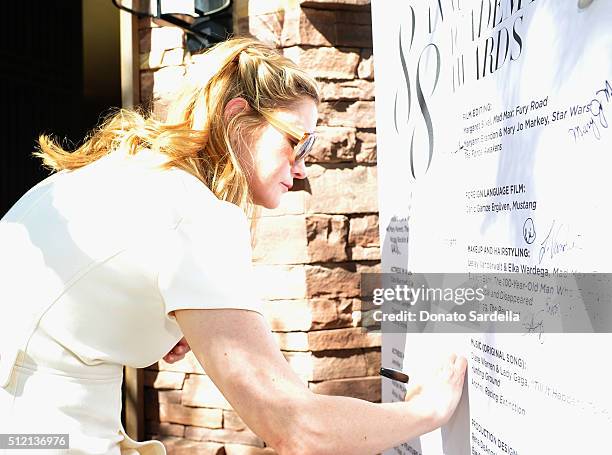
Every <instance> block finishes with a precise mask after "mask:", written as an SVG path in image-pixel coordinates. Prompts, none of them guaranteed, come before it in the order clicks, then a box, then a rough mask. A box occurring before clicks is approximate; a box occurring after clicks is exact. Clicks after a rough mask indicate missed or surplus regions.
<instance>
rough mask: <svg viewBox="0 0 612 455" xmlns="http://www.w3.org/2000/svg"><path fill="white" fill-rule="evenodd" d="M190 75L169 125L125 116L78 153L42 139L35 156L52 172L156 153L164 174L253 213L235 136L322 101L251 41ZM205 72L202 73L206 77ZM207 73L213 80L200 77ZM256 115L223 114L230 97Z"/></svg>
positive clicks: (312, 85) (303, 76)
mask: <svg viewBox="0 0 612 455" xmlns="http://www.w3.org/2000/svg"><path fill="white" fill-rule="evenodd" d="M196 58H197V59H198V60H197V63H195V64H194V67H193V69H195V70H196V71H192V73H193V74H194V75H195V76H196V77H192V78H191V79H190V80H186V81H185V84H184V85H183V87H182V88H181V90H180V91H179V92H178V93H177V94H176V96H175V98H174V100H173V101H172V102H171V103H170V105H169V110H168V116H167V118H166V120H165V121H160V120H157V119H155V118H154V117H153V116H152V114H150V113H149V114H141V113H139V112H136V111H132V110H126V109H121V110H120V111H118V112H117V113H115V114H114V115H112V116H110V117H108V118H107V119H106V120H105V121H104V122H103V123H102V124H101V125H100V126H98V127H97V128H96V129H94V130H93V131H92V132H91V133H90V134H89V135H88V136H87V137H86V138H85V141H84V143H83V144H82V145H81V146H80V147H78V148H77V149H76V150H74V151H73V152H68V151H67V150H65V149H63V148H62V147H61V146H60V145H59V144H58V143H57V142H56V141H54V140H53V139H52V138H51V137H50V136H47V135H41V136H40V137H39V141H38V151H36V152H34V155H35V156H38V157H40V158H42V160H43V163H44V165H45V166H46V167H48V168H50V169H51V170H53V171H60V170H63V169H77V168H80V167H82V166H85V165H87V164H89V163H91V162H93V161H95V160H97V159H98V158H100V157H102V156H104V155H106V154H108V153H111V152H113V151H116V150H122V151H124V152H126V153H128V154H131V155H134V154H136V153H138V151H139V150H142V149H143V148H151V149H152V150H156V151H159V152H162V153H164V154H166V155H167V156H168V157H169V160H168V162H167V163H166V164H165V165H164V167H165V168H170V167H177V168H181V169H183V170H185V171H187V172H189V173H191V174H193V175H194V176H196V177H197V178H199V179H200V180H201V181H202V182H203V183H204V184H205V185H206V186H208V188H210V190H211V191H212V192H213V193H214V194H215V195H216V196H217V197H218V198H219V199H222V200H225V201H228V202H232V203H234V204H236V205H238V206H240V207H242V208H243V209H244V210H245V211H246V212H247V213H251V211H252V210H253V201H252V199H251V196H250V192H249V189H248V184H247V178H246V174H245V171H244V170H243V169H242V167H241V166H240V163H239V161H238V159H237V155H236V152H235V150H234V148H233V147H232V143H231V142H230V137H234V138H238V139H239V140H242V141H244V139H240V138H242V135H241V134H242V131H243V130H244V131H248V130H249V129H252V128H254V127H257V126H258V125H261V124H263V123H264V120H263V118H262V116H261V115H260V114H259V112H261V111H264V110H274V109H283V108H290V106H291V104H292V103H294V102H296V101H298V100H299V99H300V98H302V97H304V96H307V97H310V98H312V99H313V100H314V101H315V102H318V101H319V93H318V89H317V83H316V81H315V80H314V78H312V77H311V76H309V75H308V74H307V73H305V72H304V71H303V70H301V69H300V68H298V66H297V65H296V64H295V63H293V62H292V61H291V60H289V59H288V58H286V57H284V56H282V55H281V54H279V53H278V52H277V51H276V50H275V49H274V48H272V47H270V46H268V45H266V44H264V43H262V42H260V41H257V40H254V39H251V38H235V39H231V40H228V41H224V42H222V43H219V44H217V45H216V46H214V47H213V48H212V49H210V50H209V51H208V52H206V53H205V54H203V55H201V56H197V57H196ZM202 70H203V71H202ZM203 72H208V74H203ZM238 97H240V98H244V99H245V100H246V101H247V102H248V104H249V106H250V107H251V109H248V110H244V111H242V112H241V113H239V114H237V115H235V116H234V117H233V118H232V119H230V120H229V121H226V118H225V117H224V109H225V106H226V104H227V103H228V101H230V100H231V99H233V98H238Z"/></svg>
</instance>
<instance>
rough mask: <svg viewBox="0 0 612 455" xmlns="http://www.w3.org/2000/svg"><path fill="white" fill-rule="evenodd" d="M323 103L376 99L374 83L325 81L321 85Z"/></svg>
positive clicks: (362, 80)
mask: <svg viewBox="0 0 612 455" xmlns="http://www.w3.org/2000/svg"><path fill="white" fill-rule="evenodd" d="M319 86H320V88H321V100H322V101H338V100H349V101H354V100H363V101H371V100H373V99H374V82H372V81H366V80H364V79H352V80H349V81H325V80H322V81H321V82H320V83H319Z"/></svg>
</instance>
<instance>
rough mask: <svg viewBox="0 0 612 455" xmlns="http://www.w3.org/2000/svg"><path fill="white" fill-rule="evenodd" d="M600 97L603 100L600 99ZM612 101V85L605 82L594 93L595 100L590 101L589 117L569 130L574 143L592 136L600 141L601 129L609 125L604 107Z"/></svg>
mask: <svg viewBox="0 0 612 455" xmlns="http://www.w3.org/2000/svg"><path fill="white" fill-rule="evenodd" d="M601 95H603V96H604V98H605V99H601V98H600V97H601ZM611 101H612V85H611V84H610V82H609V81H608V80H606V81H605V83H604V86H603V88H601V89H599V90H597V91H596V92H595V98H593V99H592V100H591V103H590V105H589V112H590V113H591V117H590V118H589V120H588V121H586V122H585V123H582V124H581V125H577V126H575V127H573V128H570V129H569V130H568V132H569V133H570V134H571V135H572V136H573V138H574V142H576V141H577V140H578V139H581V138H583V137H584V136H587V135H588V134H592V135H593V136H594V137H595V139H597V140H598V141H599V140H601V129H607V128H608V127H609V126H610V125H609V123H608V118H607V117H606V112H605V107H607V105H608V104H610V102H611Z"/></svg>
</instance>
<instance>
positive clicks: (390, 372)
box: [380, 368, 409, 384]
mask: <svg viewBox="0 0 612 455" xmlns="http://www.w3.org/2000/svg"><path fill="white" fill-rule="evenodd" d="M380 374H381V376H384V377H385V378H389V379H393V380H394V381H399V382H403V383H404V384H406V383H407V382H408V379H409V377H408V375H407V374H406V373H402V372H401V371H399V370H394V369H392V368H381V369H380Z"/></svg>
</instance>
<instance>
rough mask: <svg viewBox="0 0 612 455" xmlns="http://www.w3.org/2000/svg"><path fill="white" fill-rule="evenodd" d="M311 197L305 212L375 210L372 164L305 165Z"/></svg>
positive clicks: (374, 179) (339, 212) (375, 182)
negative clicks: (307, 166) (307, 169)
mask: <svg viewBox="0 0 612 455" xmlns="http://www.w3.org/2000/svg"><path fill="white" fill-rule="evenodd" d="M308 183H309V184H310V189H311V193H312V197H311V198H309V199H308V204H307V211H308V213H328V214H334V213H338V214H351V213H374V212H378V187H377V179H376V168H375V167H373V166H352V167H331V166H326V167H323V166H321V165H318V164H313V165H312V166H310V168H309V172H308Z"/></svg>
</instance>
